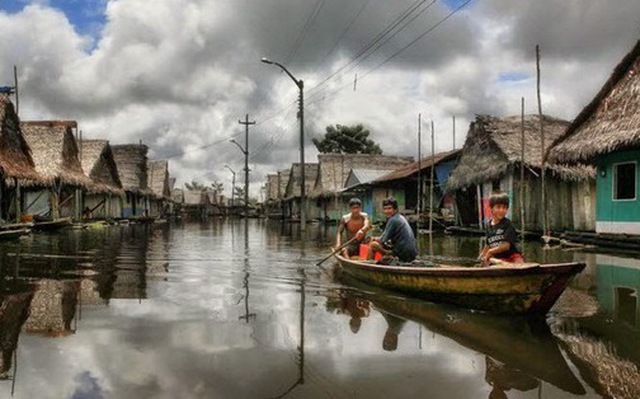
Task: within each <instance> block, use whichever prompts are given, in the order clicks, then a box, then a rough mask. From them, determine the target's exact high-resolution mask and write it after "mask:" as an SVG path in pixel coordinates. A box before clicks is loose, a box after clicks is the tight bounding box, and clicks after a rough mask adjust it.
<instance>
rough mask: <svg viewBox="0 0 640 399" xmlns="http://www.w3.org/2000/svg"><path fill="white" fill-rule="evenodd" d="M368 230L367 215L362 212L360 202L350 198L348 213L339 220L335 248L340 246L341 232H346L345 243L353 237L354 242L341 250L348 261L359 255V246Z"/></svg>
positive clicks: (369, 225)
mask: <svg viewBox="0 0 640 399" xmlns="http://www.w3.org/2000/svg"><path fill="white" fill-rule="evenodd" d="M370 228H371V222H370V221H369V215H367V214H366V213H364V212H362V202H361V201H360V200H359V199H358V198H351V200H349V213H348V214H346V215H344V216H343V217H342V218H341V219H340V227H338V235H337V237H336V248H340V246H341V245H342V244H341V241H342V232H346V235H347V241H348V240H351V239H352V238H354V237H355V240H353V241H352V242H351V243H350V244H349V245H347V246H346V247H345V248H343V249H342V256H343V257H345V258H347V259H349V258H350V257H352V256H355V255H357V254H358V253H359V251H360V244H361V243H362V241H363V240H364V236H365V234H366V233H367V230H369V229H370Z"/></svg>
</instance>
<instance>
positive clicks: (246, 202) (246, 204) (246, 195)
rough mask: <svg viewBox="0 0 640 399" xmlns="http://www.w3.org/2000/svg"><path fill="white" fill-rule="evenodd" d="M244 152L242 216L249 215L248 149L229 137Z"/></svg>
mask: <svg viewBox="0 0 640 399" xmlns="http://www.w3.org/2000/svg"><path fill="white" fill-rule="evenodd" d="M230 141H231V142H232V143H233V144H235V145H237V146H238V148H239V149H240V151H242V153H243V154H244V218H245V219H246V218H247V217H249V151H248V150H247V149H245V148H243V147H242V146H241V145H240V144H238V142H237V141H235V140H233V139H231V140H230Z"/></svg>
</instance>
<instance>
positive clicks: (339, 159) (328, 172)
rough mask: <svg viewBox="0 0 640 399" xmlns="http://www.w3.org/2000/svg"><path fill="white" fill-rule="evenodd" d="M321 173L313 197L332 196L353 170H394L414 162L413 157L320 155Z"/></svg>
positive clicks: (319, 172) (312, 193)
mask: <svg viewBox="0 0 640 399" xmlns="http://www.w3.org/2000/svg"><path fill="white" fill-rule="evenodd" d="M318 162H319V165H320V166H319V171H318V178H317V180H316V182H315V184H314V187H313V190H312V192H311V194H310V196H311V197H320V196H325V195H332V194H333V193H336V192H338V191H339V190H340V189H341V188H342V187H343V186H344V183H345V181H346V180H347V176H348V174H349V171H350V170H351V169H379V170H384V169H386V170H394V169H396V168H399V167H402V166H405V165H407V164H409V163H411V162H413V157H400V156H393V155H372V154H320V155H318Z"/></svg>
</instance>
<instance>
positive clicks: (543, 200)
mask: <svg viewBox="0 0 640 399" xmlns="http://www.w3.org/2000/svg"><path fill="white" fill-rule="evenodd" d="M536 81H537V84H536V92H537V96H538V119H539V122H540V152H541V154H540V155H541V157H542V166H541V168H542V170H541V172H540V180H541V186H542V190H541V191H542V193H541V196H542V198H541V204H542V234H543V235H547V234H548V233H549V231H548V230H549V226H548V223H549V220H548V218H547V215H548V211H547V193H546V185H545V169H546V168H545V159H544V149H545V146H544V129H543V124H542V100H541V99H540V46H539V45H536Z"/></svg>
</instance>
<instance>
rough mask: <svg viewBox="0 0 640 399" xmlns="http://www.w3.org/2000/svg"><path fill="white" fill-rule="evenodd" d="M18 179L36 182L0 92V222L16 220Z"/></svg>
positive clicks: (11, 110)
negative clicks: (0, 220)
mask: <svg viewBox="0 0 640 399" xmlns="http://www.w3.org/2000/svg"><path fill="white" fill-rule="evenodd" d="M21 180H30V181H39V180H40V176H38V174H37V173H36V169H35V164H34V162H33V158H32V157H31V149H30V148H29V145H28V144H27V141H26V140H25V138H24V136H23V134H22V130H21V129H20V120H19V119H18V115H16V112H15V108H14V106H13V103H12V102H11V100H10V98H9V96H8V95H7V94H4V93H0V219H2V221H8V220H13V221H16V222H17V221H20V218H21V216H22V215H21V213H22V202H23V201H22V194H21V192H20V183H21Z"/></svg>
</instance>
